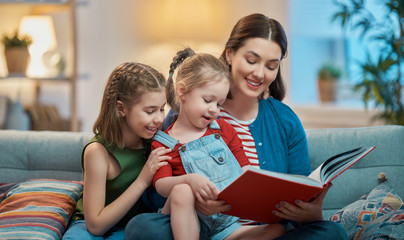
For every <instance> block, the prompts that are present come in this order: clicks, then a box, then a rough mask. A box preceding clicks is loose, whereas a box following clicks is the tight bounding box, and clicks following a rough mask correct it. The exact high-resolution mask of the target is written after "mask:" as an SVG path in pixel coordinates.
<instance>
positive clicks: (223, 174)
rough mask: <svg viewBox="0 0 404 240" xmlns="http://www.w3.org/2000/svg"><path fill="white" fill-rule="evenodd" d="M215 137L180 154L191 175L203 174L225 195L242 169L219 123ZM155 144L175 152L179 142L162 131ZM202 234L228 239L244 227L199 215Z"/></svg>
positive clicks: (235, 220)
mask: <svg viewBox="0 0 404 240" xmlns="http://www.w3.org/2000/svg"><path fill="white" fill-rule="evenodd" d="M210 129H211V130H212V134H210V135H208V136H205V137H202V138H199V139H196V140H194V141H191V142H189V143H186V144H184V145H183V146H181V147H180V148H179V149H178V151H179V153H180V156H181V161H182V164H183V166H184V168H185V171H186V172H187V174H189V173H199V174H201V175H203V176H205V177H207V178H208V179H209V180H210V181H211V182H213V183H214V184H215V185H216V187H217V188H218V189H219V191H221V190H222V189H223V188H225V187H226V186H227V185H229V184H230V183H231V182H232V181H233V180H234V179H236V178H237V177H238V176H239V175H240V174H241V167H240V164H239V163H238V161H237V159H236V158H235V157H234V155H233V153H232V152H231V151H230V149H229V147H228V146H227V145H226V143H225V142H224V141H223V139H222V137H221V136H220V134H219V131H220V126H219V124H218V123H217V122H216V121H213V122H212V123H211V124H210ZM154 140H155V141H158V142H160V143H162V144H163V145H165V146H167V147H169V148H171V149H174V147H175V146H176V145H177V143H178V140H176V139H174V138H173V137H171V136H170V135H168V134H166V133H164V132H162V131H159V132H157V133H156V135H155V136H154ZM198 217H199V222H200V231H201V233H202V232H203V231H205V232H204V233H205V234H201V235H204V236H208V238H209V239H224V238H226V237H227V236H228V235H230V234H231V233H232V232H233V231H234V230H236V229H237V228H239V227H240V226H241V225H240V224H239V223H238V219H239V218H237V217H233V216H229V215H225V214H221V213H219V214H215V215H212V216H206V215H203V214H202V213H199V212H198Z"/></svg>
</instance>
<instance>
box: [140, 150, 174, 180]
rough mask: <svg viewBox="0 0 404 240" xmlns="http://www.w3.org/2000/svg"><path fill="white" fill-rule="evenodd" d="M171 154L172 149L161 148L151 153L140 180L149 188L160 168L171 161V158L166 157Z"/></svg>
mask: <svg viewBox="0 0 404 240" xmlns="http://www.w3.org/2000/svg"><path fill="white" fill-rule="evenodd" d="M169 152H171V149H169V148H164V147H159V148H156V149H154V150H153V151H152V152H151V153H150V155H149V158H148V159H147V162H146V164H145V165H144V166H143V169H142V171H141V172H140V174H139V177H138V179H142V180H143V181H144V182H145V183H146V185H147V186H149V185H150V184H151V182H152V180H153V176H154V174H155V173H156V171H157V170H158V169H159V168H160V167H162V166H165V165H167V164H168V163H167V161H168V160H171V157H170V156H165V155H166V154H167V153H169ZM147 186H146V187H147Z"/></svg>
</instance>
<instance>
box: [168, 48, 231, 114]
mask: <svg viewBox="0 0 404 240" xmlns="http://www.w3.org/2000/svg"><path fill="white" fill-rule="evenodd" d="M177 67H178V70H177V75H176V79H175V82H174V78H173V75H174V71H175V70H176V69H177ZM223 79H227V80H228V81H231V77H230V73H229V69H228V67H227V65H226V64H225V63H224V62H223V61H222V60H220V59H219V58H216V57H214V56H213V55H211V54H206V53H199V54H195V52H194V51H193V50H192V49H190V48H185V49H184V50H182V51H179V52H177V55H176V56H175V57H174V58H173V61H172V63H171V65H170V71H169V77H168V79H167V84H166V96H167V103H168V105H170V107H171V108H172V109H173V110H174V111H178V110H179V105H178V102H179V101H178V99H177V95H176V93H175V86H176V84H178V83H183V84H184V86H185V88H186V92H185V93H188V92H190V91H192V89H195V88H198V87H202V86H203V85H205V84H206V83H209V82H215V81H222V80H223Z"/></svg>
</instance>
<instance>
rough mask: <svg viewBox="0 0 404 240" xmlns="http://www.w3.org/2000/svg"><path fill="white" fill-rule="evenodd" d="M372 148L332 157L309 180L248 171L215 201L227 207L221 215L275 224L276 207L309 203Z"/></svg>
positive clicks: (281, 174) (270, 172)
mask: <svg viewBox="0 0 404 240" xmlns="http://www.w3.org/2000/svg"><path fill="white" fill-rule="evenodd" d="M374 148H375V147H359V148H355V149H352V150H349V151H346V152H343V153H339V154H337V155H334V156H332V157H330V158H329V159H327V160H326V161H324V162H323V163H322V164H321V165H320V166H319V167H318V168H316V169H315V170H314V171H313V172H312V173H311V174H310V175H309V176H303V175H294V174H286V173H278V172H273V171H267V170H262V169H258V168H249V169H248V170H246V171H244V172H243V173H242V174H241V175H240V176H239V177H238V178H237V179H235V180H234V181H233V182H232V183H230V184H229V185H228V186H227V187H226V188H224V189H223V190H222V191H221V192H220V193H219V196H218V199H219V200H224V201H225V202H226V203H227V204H230V205H231V209H230V210H229V211H226V212H223V213H224V214H227V215H232V216H236V217H240V218H242V219H249V220H253V221H258V222H262V223H276V222H279V221H280V220H281V218H279V217H278V216H276V215H274V214H273V213H272V211H273V210H276V204H279V203H280V202H281V201H286V202H289V203H294V201H295V200H297V199H299V200H301V201H310V200H311V199H313V198H314V197H316V196H317V194H319V193H320V192H321V191H322V190H323V189H325V188H326V187H327V186H328V184H329V183H330V182H331V181H332V180H334V179H335V178H336V177H338V176H339V175H340V174H341V173H342V172H344V171H345V170H346V169H348V168H350V167H351V166H352V165H353V164H355V163H356V162H358V161H359V160H360V159H362V158H363V157H364V156H365V155H366V154H368V153H369V152H371V151H372V150H373V149H374Z"/></svg>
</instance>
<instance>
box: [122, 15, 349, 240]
mask: <svg viewBox="0 0 404 240" xmlns="http://www.w3.org/2000/svg"><path fill="white" fill-rule="evenodd" d="M286 53H287V39H286V35H285V32H284V30H283V28H282V26H281V25H280V24H279V22H277V21H276V20H274V19H270V18H268V17H266V16H264V15H262V14H251V15H249V16H246V17H244V18H242V19H240V21H239V22H238V23H237V24H236V25H235V26H234V28H233V30H232V32H231V34H230V38H229V39H228V41H227V43H226V46H225V49H224V51H223V53H222V56H221V57H222V59H223V60H224V61H226V63H227V64H228V65H229V68H230V71H231V74H232V76H233V81H234V82H233V85H232V86H231V88H230V93H229V96H228V100H226V102H225V103H224V104H223V108H222V111H221V113H220V115H219V116H220V117H221V118H224V119H225V120H227V121H229V122H230V123H231V124H232V125H233V126H234V127H235V128H236V130H237V132H238V134H239V135H240V136H242V137H241V138H242V139H243V145H244V149H245V150H246V153H247V155H248V157H249V159H250V162H251V164H252V165H255V166H256V167H258V166H259V167H260V168H262V169H267V170H271V171H277V172H286V173H291V174H303V175H308V174H309V173H310V171H311V170H310V165H309V156H308V148H307V140H306V136H305V132H304V129H303V127H302V125H301V123H300V120H299V119H298V117H297V116H296V114H295V113H294V112H293V111H292V110H291V109H290V108H289V107H288V106H286V105H285V104H283V103H282V102H281V100H282V99H283V97H284V96H285V88H284V84H283V80H282V76H281V71H280V63H281V61H282V59H283V58H284V57H285V55H286ZM268 95H269V97H268V98H267V99H266V100H264V96H268ZM268 191H270V189H268ZM326 191H327V190H325V191H323V192H322V193H321V194H320V195H319V196H318V197H317V198H316V199H314V200H312V201H311V202H303V201H300V200H299V199H296V205H294V204H291V203H287V202H281V203H279V204H278V205H277V207H278V211H276V212H275V213H274V214H276V215H277V216H279V217H281V218H283V219H285V220H289V221H284V226H285V227H286V229H287V230H288V232H287V233H286V234H285V235H283V236H281V237H279V238H277V239H326V238H327V239H346V238H347V236H346V233H345V230H344V229H343V228H342V227H341V226H340V225H339V224H337V223H334V222H329V221H323V217H322V202H323V198H324V196H325V194H326ZM228 207H229V206H227V205H225V203H223V202H220V201H210V202H208V203H207V204H202V203H197V209H198V210H199V211H200V212H202V213H204V214H215V213H218V212H225V210H226V209H227V208H228ZM169 227H170V223H169V217H166V216H165V215H157V214H156V215H153V214H141V215H138V216H136V217H135V218H134V219H132V220H131V221H130V222H129V223H128V227H127V228H126V229H127V230H126V232H125V238H126V239H131V238H135V237H136V239H143V238H144V239H170V238H172V234H171V230H170V229H169ZM154 229H158V231H156V230H154ZM203 234H204V233H203V232H201V238H204V235H203Z"/></svg>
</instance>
